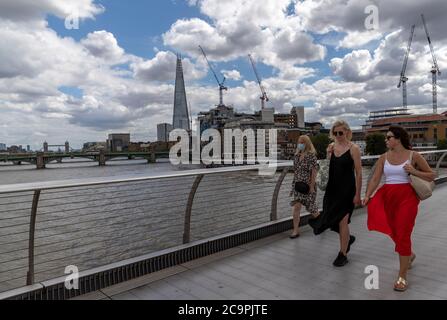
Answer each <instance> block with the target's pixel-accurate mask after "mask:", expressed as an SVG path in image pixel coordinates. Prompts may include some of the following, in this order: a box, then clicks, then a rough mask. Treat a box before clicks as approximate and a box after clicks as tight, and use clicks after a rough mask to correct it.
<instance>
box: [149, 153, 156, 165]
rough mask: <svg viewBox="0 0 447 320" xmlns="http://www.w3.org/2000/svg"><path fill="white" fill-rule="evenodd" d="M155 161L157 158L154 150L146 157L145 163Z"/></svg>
mask: <svg viewBox="0 0 447 320" xmlns="http://www.w3.org/2000/svg"><path fill="white" fill-rule="evenodd" d="M156 162H157V158H156V156H155V152H151V154H150V155H149V157H148V158H147V163H156Z"/></svg>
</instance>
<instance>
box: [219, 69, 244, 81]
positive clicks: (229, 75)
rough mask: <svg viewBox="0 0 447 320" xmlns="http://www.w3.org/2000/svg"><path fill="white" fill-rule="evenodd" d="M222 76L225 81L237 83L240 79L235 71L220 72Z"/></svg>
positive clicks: (239, 75) (238, 73)
mask: <svg viewBox="0 0 447 320" xmlns="http://www.w3.org/2000/svg"><path fill="white" fill-rule="evenodd" d="M222 74H223V75H224V76H225V78H227V79H231V80H236V81H239V80H241V79H242V76H241V74H240V72H239V71H237V70H222Z"/></svg>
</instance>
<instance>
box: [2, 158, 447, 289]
mask: <svg viewBox="0 0 447 320" xmlns="http://www.w3.org/2000/svg"><path fill="white" fill-rule="evenodd" d="M437 153H442V155H441V157H440V158H439V160H438V162H437V165H436V169H437V170H438V169H439V167H440V164H441V162H442V161H443V159H444V158H445V157H446V156H447V150H436V151H424V152H420V154H423V155H424V154H437ZM379 157H380V156H364V157H362V160H373V159H378V158H379ZM274 165H275V166H276V168H277V169H283V170H282V172H280V175H279V178H278V180H277V182H276V185H275V189H274V192H273V196H272V201H271V214H270V220H271V221H275V220H277V219H278V216H277V201H278V195H279V191H280V188H281V185H282V183H283V181H284V179H285V177H286V175H287V173H288V172H289V170H290V168H291V167H293V161H282V162H276V163H274ZM261 169H265V165H245V166H236V167H222V168H213V169H195V170H185V171H181V172H175V173H172V172H169V173H162V174H155V175H145V176H135V175H127V176H118V177H106V178H90V179H73V180H68V181H48V182H38V183H24V184H11V185H3V186H0V194H13V193H24V192H33V201H32V208H31V215H30V222H29V239H28V241H29V244H28V273H27V285H32V284H34V241H35V228H36V216H37V208H38V204H39V197H40V195H41V192H42V191H46V190H59V189H67V188H79V187H87V186H98V185H102V186H104V185H111V184H121V183H129V182H139V181H151V180H160V179H169V178H178V177H195V180H194V182H193V185H192V186H191V188H190V193H189V197H188V201H187V205H186V210H185V216H184V230H183V243H184V244H186V243H189V242H190V238H191V236H190V233H191V213H192V206H193V201H194V197H195V194H196V192H197V189H198V187H199V184H200V183H201V181H202V179H203V178H204V177H205V176H207V175H215V174H222V173H236V172H244V171H245V172H246V171H255V170H261ZM28 209H29V208H28Z"/></svg>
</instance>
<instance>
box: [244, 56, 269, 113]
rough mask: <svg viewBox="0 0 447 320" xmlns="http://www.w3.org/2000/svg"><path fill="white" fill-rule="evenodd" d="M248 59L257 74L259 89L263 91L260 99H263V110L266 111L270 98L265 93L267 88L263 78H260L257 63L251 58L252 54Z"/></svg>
mask: <svg viewBox="0 0 447 320" xmlns="http://www.w3.org/2000/svg"><path fill="white" fill-rule="evenodd" d="M248 58H249V59H250V62H251V66H252V67H253V71H254V72H255V75H256V79H257V80H258V84H259V88H260V89H261V94H262V96H261V97H260V99H261V108H262V109H264V108H265V103H266V102H268V101H269V98H268V97H267V93H266V92H265V88H264V86H263V85H262V80H261V77H259V74H258V70H256V65H255V62H254V60H253V58H252V57H251V55H250V54H249V55H248Z"/></svg>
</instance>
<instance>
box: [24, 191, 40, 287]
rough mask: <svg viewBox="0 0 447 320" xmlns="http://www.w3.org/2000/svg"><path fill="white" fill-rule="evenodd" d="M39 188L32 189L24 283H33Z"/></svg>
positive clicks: (28, 284)
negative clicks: (26, 267)
mask: <svg viewBox="0 0 447 320" xmlns="http://www.w3.org/2000/svg"><path fill="white" fill-rule="evenodd" d="M39 197H40V190H36V191H34V196H33V206H32V208H31V218H30V224H29V243H28V274H27V276H26V285H27V286H30V285H32V284H34V236H35V232H36V216H37V205H38V204H39Z"/></svg>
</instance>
